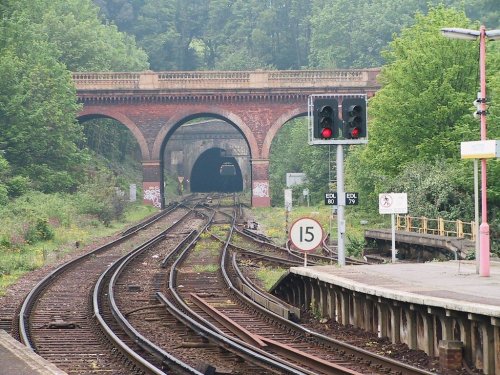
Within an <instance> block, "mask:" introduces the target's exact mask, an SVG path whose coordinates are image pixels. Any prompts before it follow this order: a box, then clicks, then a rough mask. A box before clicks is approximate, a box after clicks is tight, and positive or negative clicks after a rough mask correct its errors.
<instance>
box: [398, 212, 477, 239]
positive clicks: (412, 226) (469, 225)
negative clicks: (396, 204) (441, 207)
mask: <svg viewBox="0 0 500 375" xmlns="http://www.w3.org/2000/svg"><path fill="white" fill-rule="evenodd" d="M396 230H401V231H406V232H415V233H422V234H435V235H438V236H449V237H457V238H467V239H470V240H472V241H475V240H476V235H477V224H476V223H475V222H474V221H471V222H465V221H462V220H444V219H443V218H437V219H429V218H427V217H424V216H421V217H416V216H409V215H397V216H396Z"/></svg>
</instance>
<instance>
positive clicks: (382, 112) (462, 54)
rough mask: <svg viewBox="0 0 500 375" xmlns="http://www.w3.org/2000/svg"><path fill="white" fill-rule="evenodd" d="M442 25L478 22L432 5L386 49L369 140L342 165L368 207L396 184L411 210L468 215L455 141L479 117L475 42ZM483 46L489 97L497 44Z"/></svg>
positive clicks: (468, 172)
mask: <svg viewBox="0 0 500 375" xmlns="http://www.w3.org/2000/svg"><path fill="white" fill-rule="evenodd" d="M445 26H446V27H450V26H454V27H465V28H473V29H475V28H478V25H477V24H474V23H472V22H471V21H470V20H469V19H467V17H466V16H465V14H464V13H463V12H458V11H456V10H453V9H447V8H445V7H443V6H440V7H436V8H432V9H431V10H430V12H429V14H428V15H427V16H424V15H422V14H419V15H418V16H417V19H416V24H415V25H414V26H412V27H410V28H407V29H404V30H403V31H402V33H401V36H399V37H397V38H395V39H394V41H393V42H391V44H390V46H389V49H388V51H387V52H386V55H385V56H386V58H387V61H388V64H387V65H386V66H385V67H384V68H383V70H382V73H381V76H380V79H381V82H382V85H383V87H382V89H381V90H380V91H379V92H378V93H377V95H376V96H375V97H374V98H372V99H371V100H370V103H369V104H370V105H369V119H370V122H369V134H370V140H369V143H368V145H367V146H366V147H357V148H355V149H353V150H352V152H351V153H350V154H349V157H348V161H347V163H348V167H346V171H347V172H348V175H349V181H350V183H351V184H355V185H356V187H357V188H358V189H359V190H360V191H363V192H364V194H366V196H368V197H369V200H370V203H371V206H372V207H378V205H377V203H376V202H377V201H376V199H377V196H378V193H380V192H384V191H391V189H400V191H401V190H402V191H408V192H412V198H411V199H410V200H411V201H412V202H413V203H412V207H411V209H412V210H413V212H418V213H419V214H424V213H426V214H427V215H432V214H439V215H445V212H447V213H448V215H456V217H455V218H461V219H462V218H464V217H460V216H462V215H463V216H466V217H470V215H471V212H470V207H471V206H470V202H471V198H470V196H471V195H472V190H473V183H472V166H471V164H472V163H470V162H465V161H461V160H460V156H459V149H460V142H462V141H470V140H477V139H479V121H478V120H476V119H474V118H473V117H472V110H473V106H472V101H473V99H474V98H475V96H476V92H477V90H478V84H479V83H478V49H477V47H478V45H477V43H473V42H467V41H461V40H449V39H446V38H444V37H442V36H441V35H440V29H441V28H442V27H445ZM489 52H490V53H491V59H490V60H489V61H491V62H492V64H491V65H489V67H490V70H489V72H490V74H491V76H490V77H491V79H490V80H489V82H491V83H492V85H491V86H492V90H491V91H490V93H491V94H492V95H493V96H492V97H494V95H495V93H496V92H498V91H496V90H497V89H498V84H497V83H495V82H498V79H497V78H496V77H497V76H498V71H499V68H500V67H499V65H497V64H496V62H497V61H498V50H496V49H494V48H491V49H490V51H489ZM497 108H498V104H495V103H492V105H491V107H490V109H491V116H489V121H490V126H489V132H490V136H491V137H498V136H499V135H500V134H499V132H498V127H499V126H498V117H496V116H497V114H498V112H497ZM489 164H490V165H491V166H492V168H490V172H489V173H490V174H491V175H490V177H493V178H490V180H489V181H490V186H489V189H490V190H491V192H492V194H491V195H490V200H491V201H492V202H496V203H497V204H496V206H497V207H498V202H499V201H498V200H497V196H495V194H496V193H497V192H498V191H499V190H500V186H498V181H499V179H498V178H495V177H494V176H497V177H498V174H497V173H498V172H497V168H496V165H497V164H498V163H496V162H492V163H489ZM426 171H427V172H426ZM412 176H413V177H412ZM419 184H420V187H418V185H419ZM426 188H428V189H427V190H428V191H427V192H425V190H426ZM492 206H493V207H495V204H494V205H492ZM467 207H468V208H469V210H468V209H467Z"/></svg>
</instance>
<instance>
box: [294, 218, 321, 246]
mask: <svg viewBox="0 0 500 375" xmlns="http://www.w3.org/2000/svg"><path fill="white" fill-rule="evenodd" d="M322 240H323V227H322V226H321V224H320V223H318V222H317V221H316V220H314V219H311V218H309V217H303V218H301V219H298V220H296V221H295V222H294V223H293V224H292V226H291V227H290V241H292V244H293V246H295V247H296V248H297V249H298V250H301V251H311V250H314V249H315V248H317V247H318V246H319V245H320V244H321V241H322Z"/></svg>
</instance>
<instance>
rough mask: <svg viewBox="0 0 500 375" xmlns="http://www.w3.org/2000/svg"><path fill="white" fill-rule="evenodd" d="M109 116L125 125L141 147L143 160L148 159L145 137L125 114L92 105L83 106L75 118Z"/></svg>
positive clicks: (85, 118)
mask: <svg viewBox="0 0 500 375" xmlns="http://www.w3.org/2000/svg"><path fill="white" fill-rule="evenodd" d="M103 117H105V118H111V119H113V120H116V121H118V122H120V123H121V124H123V125H125V126H126V127H127V128H128V129H129V130H130V131H131V132H132V134H133V135H134V138H135V140H136V141H137V143H139V147H140V149H141V155H142V159H143V160H149V159H150V153H149V147H148V144H147V142H146V139H145V138H144V135H143V134H142V132H141V131H140V130H139V128H138V127H137V125H136V124H135V123H134V122H133V121H132V120H131V119H130V118H128V117H127V116H125V115H124V114H122V113H118V112H115V111H112V110H108V109H106V110H101V109H97V108H92V107H85V108H84V109H83V111H81V112H80V113H79V114H78V116H77V119H78V120H81V121H85V120H87V119H93V118H103Z"/></svg>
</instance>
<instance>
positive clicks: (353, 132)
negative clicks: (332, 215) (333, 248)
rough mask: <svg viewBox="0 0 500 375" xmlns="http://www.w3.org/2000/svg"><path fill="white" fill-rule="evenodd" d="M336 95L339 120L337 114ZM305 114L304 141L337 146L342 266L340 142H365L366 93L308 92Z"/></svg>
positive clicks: (340, 256)
mask: <svg viewBox="0 0 500 375" xmlns="http://www.w3.org/2000/svg"><path fill="white" fill-rule="evenodd" d="M339 98H341V106H342V119H340V116H339V114H340V113H339V104H338V103H339ZM308 115H309V116H308V119H309V124H308V143H309V144H310V145H337V198H338V208H337V221H338V225H337V226H338V247H337V249H338V264H339V265H341V266H345V228H346V225H345V215H344V209H345V205H346V199H345V191H344V145H353V144H365V143H368V128H367V101H366V94H359V95H358V94H352V95H311V96H310V97H309V102H308Z"/></svg>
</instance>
